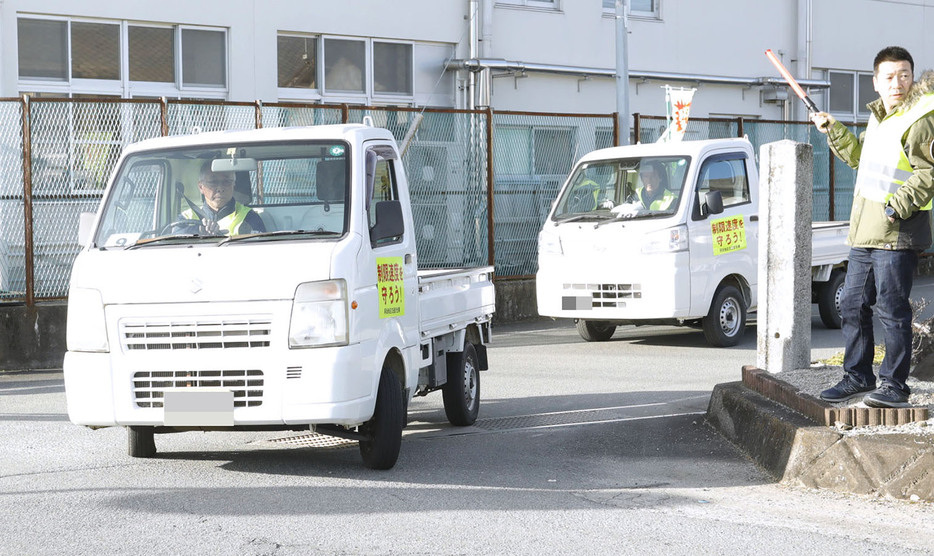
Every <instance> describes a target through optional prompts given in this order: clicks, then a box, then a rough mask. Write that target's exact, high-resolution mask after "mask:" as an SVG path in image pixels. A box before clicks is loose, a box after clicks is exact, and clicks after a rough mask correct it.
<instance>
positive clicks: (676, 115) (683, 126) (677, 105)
mask: <svg viewBox="0 0 934 556" xmlns="http://www.w3.org/2000/svg"><path fill="white" fill-rule="evenodd" d="M696 90H697V89H685V88H684V87H678V88H677V89H675V88H674V87H670V86H668V85H665V104H666V105H667V109H668V112H667V120H668V127H667V128H665V131H663V132H662V134H661V136H660V137H659V138H658V141H657V142H658V143H665V142H674V141H680V140H681V139H683V138H684V132H685V131H686V130H687V127H688V116H689V115H690V112H691V100H692V99H693V98H694V91H696Z"/></svg>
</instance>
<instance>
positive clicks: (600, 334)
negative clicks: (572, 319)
mask: <svg viewBox="0 0 934 556" xmlns="http://www.w3.org/2000/svg"><path fill="white" fill-rule="evenodd" d="M614 332H616V325H615V324H610V323H608V322H606V321H605V320H584V319H578V321H577V333H578V334H580V335H581V338H583V339H585V340H587V341H588V342H605V341H607V340H609V339H610V338H612V337H613V333H614Z"/></svg>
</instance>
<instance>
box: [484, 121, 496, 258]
mask: <svg viewBox="0 0 934 556" xmlns="http://www.w3.org/2000/svg"><path fill="white" fill-rule="evenodd" d="M486 211H487V216H486V228H487V230H486V236H487V237H486V241H487V264H490V265H494V264H496V248H495V247H494V237H493V232H494V230H495V222H493V109H492V108H490V107H489V106H487V108H486Z"/></svg>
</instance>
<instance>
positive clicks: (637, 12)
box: [603, 0, 661, 19]
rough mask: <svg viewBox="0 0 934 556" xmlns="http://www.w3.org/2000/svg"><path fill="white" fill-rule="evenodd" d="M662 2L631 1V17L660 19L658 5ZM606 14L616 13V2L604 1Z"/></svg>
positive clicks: (612, 0) (658, 0) (654, 0)
mask: <svg viewBox="0 0 934 556" xmlns="http://www.w3.org/2000/svg"><path fill="white" fill-rule="evenodd" d="M660 2H661V0H629V15H631V16H633V17H645V18H651V19H658V18H659V9H658V4H659V3H660ZM603 11H604V13H612V14H615V13H616V0H603Z"/></svg>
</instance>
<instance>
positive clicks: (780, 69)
mask: <svg viewBox="0 0 934 556" xmlns="http://www.w3.org/2000/svg"><path fill="white" fill-rule="evenodd" d="M765 55H766V56H768V57H769V60H770V61H771V62H772V65H773V66H775V68H776V69H777V70H778V72H779V73H780V74H782V77H784V78H785V81H787V82H788V85H790V86H791V88H792V90H794V92H795V94H796V95H798V98H800V99H801V100H803V101H804V104H805V105H806V106H807V107H808V110H809V111H811V112H820V110H819V109H818V108H817V105H816V104H814V101H813V100H811V97H809V96H808V95H807V93H805V92H804V89H802V88H801V85H798V82H797V81H795V78H794V77H792V76H791V74H790V73H789V72H788V70H787V69H785V66H784V65H782V63H781V61H779V59H778V58H777V57H776V56H775V54H774V53H772V49H771V48H770V49H768V50H766V51H765Z"/></svg>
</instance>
